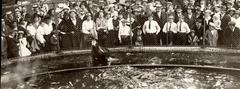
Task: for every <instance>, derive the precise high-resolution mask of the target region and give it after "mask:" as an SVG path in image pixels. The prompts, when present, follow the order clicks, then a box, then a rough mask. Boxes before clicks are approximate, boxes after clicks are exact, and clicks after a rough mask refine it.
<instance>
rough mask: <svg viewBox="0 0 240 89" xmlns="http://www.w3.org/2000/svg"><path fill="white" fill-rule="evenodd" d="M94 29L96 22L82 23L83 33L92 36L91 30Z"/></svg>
mask: <svg viewBox="0 0 240 89" xmlns="http://www.w3.org/2000/svg"><path fill="white" fill-rule="evenodd" d="M93 29H94V22H93V21H92V20H90V21H87V20H85V21H83V23H82V32H83V33H84V34H91V30H93Z"/></svg>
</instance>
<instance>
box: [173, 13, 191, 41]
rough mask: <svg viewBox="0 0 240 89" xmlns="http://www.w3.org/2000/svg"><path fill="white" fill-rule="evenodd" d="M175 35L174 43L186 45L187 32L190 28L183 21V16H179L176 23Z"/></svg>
mask: <svg viewBox="0 0 240 89" xmlns="http://www.w3.org/2000/svg"><path fill="white" fill-rule="evenodd" d="M177 32H178V34H177V37H178V38H176V44H177V45H186V43H187V34H188V33H190V28H189V26H188V24H187V23H186V22H185V21H184V16H180V18H179V21H178V23H177Z"/></svg>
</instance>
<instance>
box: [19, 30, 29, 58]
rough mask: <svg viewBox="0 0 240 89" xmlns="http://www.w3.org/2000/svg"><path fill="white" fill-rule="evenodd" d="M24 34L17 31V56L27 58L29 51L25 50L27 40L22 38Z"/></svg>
mask: <svg viewBox="0 0 240 89" xmlns="http://www.w3.org/2000/svg"><path fill="white" fill-rule="evenodd" d="M23 35H24V32H23V31H19V32H18V36H19V56H21V57H23V56H29V55H31V54H32V53H31V51H30V50H29V49H28V48H27V44H28V43H27V38H26V37H23Z"/></svg>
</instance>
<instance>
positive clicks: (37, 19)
mask: <svg viewBox="0 0 240 89" xmlns="http://www.w3.org/2000/svg"><path fill="white" fill-rule="evenodd" d="M40 19H41V18H40V17H35V18H34V19H33V20H34V22H39V21H40Z"/></svg>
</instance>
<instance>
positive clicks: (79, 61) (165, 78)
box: [1, 52, 240, 89]
mask: <svg viewBox="0 0 240 89" xmlns="http://www.w3.org/2000/svg"><path fill="white" fill-rule="evenodd" d="M112 55H113V56H114V57H116V58H119V59H120V62H118V63H113V65H131V64H150V65H155V64H167V65H196V66H217V67H224V68H240V61H239V60H240V55H239V54H226V53H204V52H145V53H144V52H115V53H113V54H112ZM90 65H91V55H90V54H77V55H65V56H61V55H59V56H57V57H53V58H44V59H37V60H31V61H24V62H16V63H13V64H11V65H8V66H4V67H1V85H2V86H1V89H156V88H157V89H238V88H239V87H240V83H239V82H240V73H239V71H237V72H228V71H216V70H214V69H209V70H207V69H201V68H194V69H191V68H183V67H173V68H172V67H171V68H168V67H161V68H159V67H158V68H154V67H153V68H147V67H146V68H145V67H141V68H139V67H129V66H125V67H111V68H104V69H91V70H76V71H65V72H58V73H50V74H41V75H37V76H30V77H27V78H25V75H29V74H30V75H31V74H34V73H43V72H48V71H55V70H63V69H71V68H79V67H87V66H90Z"/></svg>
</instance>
